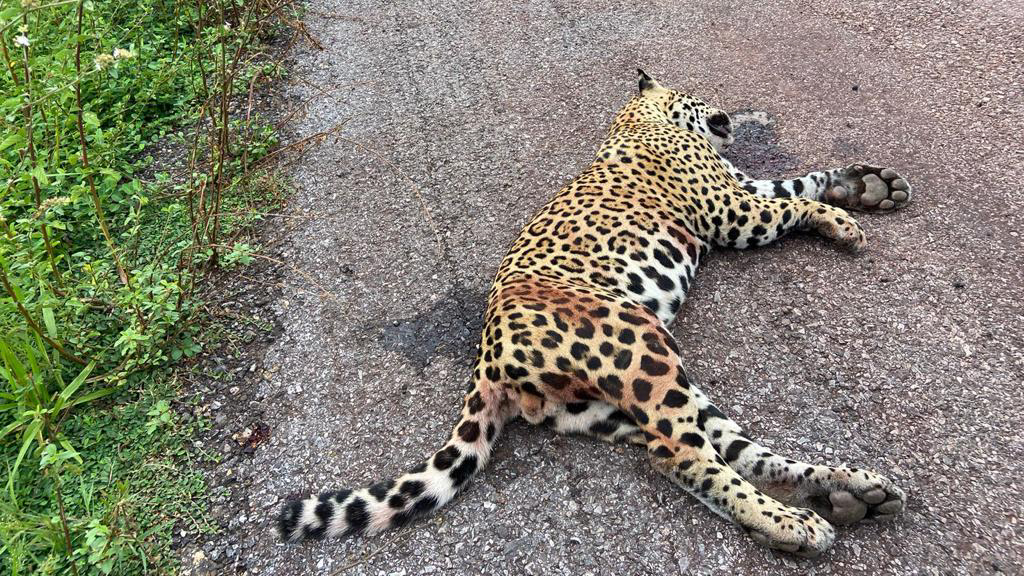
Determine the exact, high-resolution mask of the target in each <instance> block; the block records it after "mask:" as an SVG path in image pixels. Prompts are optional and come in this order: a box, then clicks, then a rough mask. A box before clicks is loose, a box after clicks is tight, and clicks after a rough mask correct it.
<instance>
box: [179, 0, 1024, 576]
mask: <svg viewBox="0 0 1024 576" xmlns="http://www.w3.org/2000/svg"><path fill="white" fill-rule="evenodd" d="M383 4H387V5H386V6H383V7H382V3H380V2H378V1H376V0H349V1H343V0H309V1H308V2H307V6H308V13H307V15H306V25H307V26H308V28H309V31H310V33H311V34H312V36H313V37H314V38H316V39H317V40H318V41H319V42H320V43H321V44H322V49H318V48H316V47H313V46H303V47H301V48H299V49H298V50H296V51H295V53H294V54H293V55H292V58H293V59H294V62H293V63H292V67H291V69H292V72H291V76H290V79H289V84H288V86H287V87H286V88H284V89H283V91H284V95H283V96H282V102H281V106H282V108H288V107H290V106H293V105H294V104H295V103H298V102H302V101H305V100H307V99H308V100H310V103H309V106H308V110H307V112H306V113H305V114H304V115H302V116H300V117H298V119H297V120H295V121H294V122H293V123H292V124H290V125H289V126H288V127H287V128H288V130H290V131H291V134H290V135H291V136H292V137H294V138H296V139H297V138H302V137H304V136H308V135H311V134H315V133H317V132H319V131H322V130H327V129H329V128H331V127H333V126H336V125H337V124H338V123H340V122H345V125H344V129H343V131H341V132H340V133H339V134H340V138H329V139H327V140H326V141H325V142H323V144H321V145H319V146H316V147H312V148H310V149H308V150H307V152H306V153H305V155H304V156H303V157H302V158H301V160H300V161H298V162H297V163H296V164H295V166H294V168H293V169H292V171H291V174H290V176H291V178H292V179H293V181H294V182H295V185H296V187H297V190H296V192H295V195H294V197H293V199H292V201H291V205H290V207H289V210H288V214H287V215H285V216H282V217H280V218H279V219H278V220H276V221H275V222H274V224H273V226H272V228H273V229H272V230H267V242H266V243H265V244H266V245H267V246H270V248H269V249H268V254H269V255H270V256H273V257H275V258H278V259H280V260H282V261H284V262H285V263H286V265H283V266H280V267H278V268H276V269H274V270H270V271H267V270H266V269H264V270H263V271H262V272H258V271H257V272H254V273H253V275H250V276H249V277H243V278H240V279H238V280H237V285H235V286H234V287H233V288H231V290H230V291H229V292H230V294H231V297H230V298H227V299H226V300H227V301H226V303H225V304H224V305H225V306H226V307H227V308H230V307H232V306H233V307H234V308H235V311H236V312H237V313H239V314H242V315H249V316H251V317H259V318H261V319H262V321H266V322H269V323H271V324H273V325H274V326H275V327H276V328H275V329H274V330H273V331H272V333H271V334H270V336H269V337H268V338H266V339H265V341H263V342H262V344H261V345H259V346H253V347H251V349H250V350H248V351H242V352H243V353H242V354H241V357H240V358H235V359H232V360H230V361H229V362H228V363H227V365H225V366H224V367H223V369H224V370H226V371H227V372H229V373H233V376H231V377H228V378H224V379H221V380H217V381H214V380H211V381H210V382H209V383H208V384H206V385H204V387H203V388H202V389H201V392H202V393H203V394H204V402H205V403H208V404H212V403H216V407H215V408H212V409H211V410H212V414H214V415H217V419H216V422H217V424H216V426H215V429H214V430H213V431H212V432H211V434H210V436H209V437H208V438H206V439H204V440H203V441H202V445H203V447H204V449H205V450H208V451H213V452H214V453H220V454H221V455H222V458H223V459H222V461H221V463H220V464H218V465H216V466H213V467H211V469H210V472H209V482H210V485H211V487H212V489H213V494H214V498H213V508H212V510H213V514H214V517H215V518H216V519H217V520H218V522H219V523H221V525H222V530H221V531H220V532H219V533H218V534H214V535H206V536H202V537H198V539H196V538H193V537H190V538H184V539H183V548H182V555H183V558H184V563H185V565H186V570H185V571H186V572H192V573H203V572H215V573H227V574H236V573H237V574H241V573H244V574H265V575H271V574H276V575H307V574H332V573H346V574H348V573H350V574H372V575H378V574H396V575H404V574H409V575H412V574H429V573H434V574H467V575H468V574H574V575H576V574H588V573H589V574H595V575H596V574H628V575H634V574H637V575H639V574H757V575H763V574H792V575H797V574H968V573H969V574H990V573H991V574H1000V573H1021V570H1022V569H1021V565H1022V563H1024V497H1022V496H1021V494H1020V493H1021V491H1022V489H1024V480H1022V478H1021V472H1022V470H1024V464H1022V463H1024V443H1022V441H1021V428H1022V426H1024V418H1022V416H1021V414H1022V411H1024V387H1022V380H1024V307H1022V302H1024V272H1022V270H1024V256H1022V238H1021V233H1022V224H1024V218H1022V215H1021V214H1022V208H1024V194H1022V193H1021V182H1022V181H1024V168H1022V166H1024V136H1022V134H1024V131H1022V129H1021V118H1024V88H1022V83H1021V79H1022V78H1024V39H1022V33H1021V30H1022V29H1024V3H1022V2H1020V1H1019V0H1013V1H1010V2H995V1H967V2H962V1H956V2H954V1H949V0H940V1H938V2H934V1H923V0H911V1H907V2H899V3H892V2H883V1H876V2H852V1H844V0H837V1H834V2H809V3H808V2H800V1H796V0H781V1H778V2H768V3H763V5H762V6H748V5H747V3H742V2H728V1H724V0H709V1H707V2H700V3H697V2H677V1H666V0H660V1H659V0H656V1H649V2H635V1H629V2H626V1H615V0H595V1H578V2H570V1H541V2H502V1H497V0H487V1H476V2H465V3H458V4H461V5H460V6H458V7H456V6H453V4H457V3H450V2H439V1H438V2H429V1H425V0H419V1H414V2H399V3H383ZM638 65H639V66H642V67H643V68H644V69H645V70H647V71H648V72H649V73H651V74H652V75H654V76H656V77H658V78H659V79H660V80H661V81H662V82H663V83H664V84H666V85H669V86H673V87H676V88H680V89H684V90H687V91H689V92H691V93H694V94H697V95H699V96H701V97H703V98H705V99H707V100H708V101H709V102H712V103H714V104H715V105H717V106H719V107H721V108H724V109H726V110H730V111H736V112H745V113H746V114H745V115H744V116H743V117H745V118H749V119H755V120H756V119H761V120H762V121H766V123H762V122H757V121H751V122H749V123H748V124H745V125H743V127H742V128H741V130H740V133H739V135H738V141H737V144H736V145H735V146H734V147H733V149H732V150H730V157H732V158H734V159H735V161H736V163H737V164H739V165H740V166H742V167H746V168H748V169H749V170H750V172H751V173H753V174H755V175H758V176H761V177H775V176H781V175H785V176H792V175H796V174H799V173H801V172H805V171H808V170H812V169H817V168H823V167H835V166H840V165H846V164H848V163H849V162H851V161H855V160H863V161H870V162H873V163H877V164H882V165H892V166H894V167H896V168H897V169H899V170H900V171H901V172H902V173H903V174H904V175H905V176H907V178H908V179H910V180H911V182H912V184H913V185H914V190H915V197H914V202H913V203H912V204H911V205H910V206H909V207H908V208H906V209H905V210H903V211H900V212H898V213H896V214H891V215H885V216H862V217H861V218H860V221H861V223H862V224H863V226H864V228H865V229H866V231H867V233H868V236H869V248H868V250H867V251H866V252H865V253H864V254H862V255H860V256H857V257H854V256H851V255H849V254H847V253H844V252H842V251H839V250H837V249H835V248H834V247H832V246H830V245H828V244H827V243H826V242H824V241H822V240H820V239H818V238H816V237H810V236H797V237H791V238H786V239H784V240H783V241H781V242H778V243H776V244H774V245H772V246H769V247H767V248H764V249H759V250H751V251H746V252H729V251H722V252H717V253H716V254H714V255H713V257H712V258H711V259H710V261H709V262H708V264H706V265H705V266H704V268H703V269H702V270H701V272H700V274H699V275H698V280H697V283H696V286H695V288H694V289H693V290H692V291H691V293H690V298H689V300H688V301H687V302H686V304H685V306H684V308H683V311H682V313H681V315H680V320H679V322H678V323H677V324H676V325H675V327H674V328H673V332H674V333H675V335H676V336H677V337H678V339H679V341H680V343H681V346H682V348H683V355H684V358H687V359H688V362H689V371H690V373H691V374H692V375H693V376H695V377H696V378H697V379H698V380H699V381H701V382H703V388H704V389H705V391H706V392H708V393H709V395H711V397H712V398H713V399H715V400H716V402H717V403H718V404H719V405H720V406H722V407H723V409H725V410H726V411H727V412H729V413H730V414H731V415H732V416H734V417H735V419H736V420H737V421H739V422H740V423H742V424H744V425H745V426H746V427H747V428H748V431H749V432H750V434H751V435H752V436H754V437H755V438H761V439H764V442H765V444H766V445H768V446H770V447H773V448H774V449H776V450H778V451H781V452H783V453H789V454H791V455H792V456H793V457H796V458H800V459H804V460H809V461H812V462H829V463H850V464H852V465H856V466H864V467H869V468H873V469H876V470H878V471H880V472H882V473H884V474H888V475H890V476H891V477H893V478H894V479H895V480H897V482H898V483H899V484H900V485H901V486H903V487H904V488H905V489H906V490H907V492H908V494H909V510H908V511H907V513H906V515H905V516H903V517H902V518H900V519H899V520H897V521H896V522H894V523H890V524H887V525H883V526H877V525H862V526H858V527H854V528H849V529H842V530H840V531H839V536H838V539H837V543H836V545H835V547H834V548H833V550H832V551H831V552H829V553H828V554H826V555H825V556H824V557H822V558H821V559H818V560H815V561H805V560H798V559H794V558H790V557H787V556H784V555H778V554H774V553H772V552H769V551H767V550H765V549H762V548H760V547H758V546H756V545H755V544H754V543H753V542H752V541H751V540H750V539H749V538H747V537H746V536H745V535H744V534H743V533H742V532H741V531H740V530H738V529H737V528H735V527H733V526H731V525H729V524H727V523H725V522H724V521H723V520H721V519H719V518H718V517H716V516H714V515H712V514H711V513H710V512H709V511H708V510H707V509H705V508H704V507H703V506H701V505H700V504H698V503H697V502H696V501H695V500H693V499H692V498H689V497H688V496H686V494H684V493H683V492H681V491H680V490H678V489H676V488H675V487H674V486H672V485H671V484H670V483H669V482H668V481H666V480H664V479H663V478H662V477H660V476H659V475H658V474H657V473H656V472H654V471H653V470H652V469H651V468H650V466H649V465H648V463H647V459H646V457H645V455H644V454H643V452H642V451H640V450H637V449H633V448H630V447H624V446H620V447H612V446H608V445H605V444H602V443H599V442H596V441H591V440H585V439H579V438H571V437H558V436H554V435H553V434H551V433H549V432H548V431H546V430H539V429H533V428H530V427H528V426H526V425H525V424H517V425H513V426H511V427H510V430H509V432H508V433H507V434H506V435H505V436H503V437H502V440H501V441H500V442H499V444H498V447H497V450H496V454H495V457H494V459H493V460H492V463H491V465H490V466H489V467H488V469H487V470H485V471H484V472H483V473H482V474H481V475H480V476H478V478H477V479H476V480H475V481H474V482H473V483H472V485H471V486H470V488H468V489H467V490H466V491H465V493H464V494H463V495H462V496H461V497H460V498H458V499H457V500H456V501H455V502H454V503H453V504H452V505H450V506H449V507H447V508H445V509H444V510H442V511H441V513H439V514H437V515H436V516H434V517H431V518H429V519H426V520H423V521H420V522H417V523H414V524H412V525H411V526H409V527H407V528H405V529H402V530H399V531H394V532H389V533H386V534H384V535H382V536H380V537H378V538H373V539H355V540H347V541H339V540H334V541H326V542H322V543H313V544H308V545H301V546H286V545H283V544H280V543H278V541H277V540H276V539H275V537H274V536H273V534H272V533H271V527H272V520H273V517H274V516H275V515H276V513H277V511H278V508H279V506H280V503H281V500H282V499H283V498H284V497H286V496H290V495H296V494H299V493H308V492H310V491H318V490H320V489H322V488H341V487H350V486H363V485H366V484H368V483H370V482H373V481H377V480H380V479H384V478H391V477H393V476H395V475H396V474H397V473H398V472H400V471H403V470H405V469H408V468H409V467H410V466H412V465H414V464H416V463H418V462H420V461H421V459H422V458H423V457H424V456H426V455H428V454H430V453H431V452H432V451H433V450H434V449H435V448H437V447H438V446H440V445H441V443H442V441H443V440H444V439H445V438H446V437H447V435H448V433H449V430H450V426H451V425H452V424H453V423H454V422H455V419H456V415H457V407H458V404H459V402H460V399H461V395H462V390H463V389H464V387H465V385H466V383H467V381H468V377H469V373H470V360H471V359H472V355H473V346H474V345H475V341H476V338H477V334H478V330H479V327H480V316H481V314H482V312H483V308H484V300H485V294H486V291H487V289H488V287H489V283H490V279H491V277H492V275H493V274H494V272H495V270H496V267H497V265H498V262H499V261H500V259H501V256H502V255H503V253H504V250H505V248H506V247H507V245H508V244H509V243H510V242H511V240H512V239H513V238H514V236H515V234H516V233H517V231H518V230H519V228H520V226H522V225H523V224H524V223H525V222H526V220H527V219H528V218H529V216H530V215H531V214H532V213H533V212H534V211H535V210H536V209H537V208H539V207H540V206H541V205H542V204H543V203H544V202H545V200H546V199H547V198H548V197H549V196H550V195H551V194H552V193H553V192H554V191H555V190H557V189H558V188H559V187H561V186H562V185H563V184H565V183H566V182H568V181H569V180H570V179H571V178H572V177H573V176H574V175H575V174H576V173H577V172H578V171H579V170H581V169H582V168H583V167H584V166H585V165H587V164H588V163H589V161H590V159H591V157H592V154H593V152H594V150H595V149H596V147H597V145H598V144H599V142H600V141H601V139H602V137H603V135H604V133H605V130H606V128H607V126H608V123H609V122H610V120H611V117H612V114H613V113H614V111H615V110H616V109H617V108H618V107H619V106H621V105H622V104H623V103H624V102H625V101H626V100H627V99H628V98H629V97H630V96H632V94H633V90H635V76H634V69H635V68H636V67H637V66H638ZM260 274H263V276H260ZM246 354H248V355H249V356H248V357H247V356H246ZM217 361H218V362H219V361H220V360H217ZM239 367H241V369H240V368H239ZM246 429H248V432H247V431H246Z"/></svg>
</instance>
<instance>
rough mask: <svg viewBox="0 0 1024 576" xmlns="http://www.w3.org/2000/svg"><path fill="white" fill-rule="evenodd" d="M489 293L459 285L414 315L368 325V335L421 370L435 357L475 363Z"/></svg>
mask: <svg viewBox="0 0 1024 576" xmlns="http://www.w3.org/2000/svg"><path fill="white" fill-rule="evenodd" d="M486 304H487V292H486V291H484V290H479V289H464V288H462V287H460V286H456V288H455V289H453V290H451V291H449V292H448V293H447V294H445V295H444V296H442V297H441V298H439V299H438V300H437V302H435V303H434V305H433V306H431V307H430V308H428V309H426V310H423V311H421V312H418V313H417V314H415V315H413V316H408V317H405V318H401V319H399V320H393V321H390V322H387V323H381V324H375V325H371V326H368V327H367V329H366V332H367V335H368V336H371V337H373V338H374V339H375V340H376V341H377V342H378V343H379V344H381V345H383V346H384V347H385V348H387V349H389V350H393V351H395V352H398V353H399V354H401V355H403V356H405V357H406V358H408V359H409V361H410V362H411V363H413V364H414V365H416V366H418V367H419V368H420V369H423V368H425V367H426V366H427V365H428V364H430V361H431V359H432V358H434V357H435V356H445V357H448V358H453V359H455V360H458V361H461V362H462V363H463V364H466V365H470V364H472V361H473V359H474V358H475V354H476V346H477V344H479V338H480V331H481V329H482V326H483V316H484V309H485V308H486Z"/></svg>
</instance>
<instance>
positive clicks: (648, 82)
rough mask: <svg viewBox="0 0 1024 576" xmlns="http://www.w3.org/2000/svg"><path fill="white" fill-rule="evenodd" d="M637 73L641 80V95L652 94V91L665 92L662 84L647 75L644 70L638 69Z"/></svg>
mask: <svg viewBox="0 0 1024 576" xmlns="http://www.w3.org/2000/svg"><path fill="white" fill-rule="evenodd" d="M636 73H637V76H638V77H639V80H640V82H639V83H640V93H641V94H644V93H646V92H650V91H652V90H664V88H662V87H661V84H658V81H657V80H655V79H654V78H651V77H650V76H648V75H647V73H646V72H644V71H643V70H641V69H639V68H637V69H636Z"/></svg>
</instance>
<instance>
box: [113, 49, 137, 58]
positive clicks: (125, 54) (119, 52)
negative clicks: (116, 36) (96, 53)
mask: <svg viewBox="0 0 1024 576" xmlns="http://www.w3.org/2000/svg"><path fill="white" fill-rule="evenodd" d="M133 56H135V54H132V51H131V50H128V49H126V48H114V60H127V59H129V58H131V57H133Z"/></svg>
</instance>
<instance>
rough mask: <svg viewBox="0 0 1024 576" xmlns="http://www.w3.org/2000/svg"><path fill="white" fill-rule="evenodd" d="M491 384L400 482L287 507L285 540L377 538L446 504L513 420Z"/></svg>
mask: <svg viewBox="0 0 1024 576" xmlns="http://www.w3.org/2000/svg"><path fill="white" fill-rule="evenodd" d="M487 385H488V384H485V383H483V382H481V381H477V382H476V383H475V384H474V386H473V388H472V389H471V390H470V391H469V392H468V393H467V394H466V400H465V403H464V405H463V408H462V418H461V419H460V420H459V423H458V424H457V425H456V426H455V429H454V430H453V431H452V436H451V439H450V440H448V442H447V443H446V444H445V445H444V447H443V448H441V449H440V450H438V451H437V452H435V453H434V454H433V456H431V457H430V458H429V459H428V460H427V461H426V462H423V463H422V464H420V465H419V466H417V467H415V468H413V469H412V470H410V471H409V472H408V473H406V474H405V475H403V476H401V477H399V478H398V479H397V480H390V481H384V482H378V483H377V484H374V485H373V486H370V487H369V488H363V489H359V490H337V491H332V492H324V493H322V494H320V496H319V497H312V498H307V499H306V500H292V501H290V502H288V503H286V504H285V506H284V508H283V509H282V510H281V514H280V515H279V516H278V519H277V530H278V533H279V534H280V535H281V538H282V539H284V540H286V541H299V540H303V539H306V538H322V537H324V536H337V535H339V534H342V535H353V534H368V535H369V534H376V533H378V532H380V531H382V530H384V529H386V528H389V527H392V526H400V525H402V524H405V523H406V522H408V521H410V520H412V519H413V518H415V517H417V516H421V515H424V514H427V513H429V512H433V511H434V510H437V509H438V508H440V507H441V506H444V505H445V504H446V503H447V502H448V501H449V500H451V499H452V498H453V497H454V496H455V494H456V493H457V492H458V491H459V490H460V489H461V488H462V487H463V486H465V485H466V483H467V482H468V481H469V479H470V478H471V477H472V476H473V474H475V473H476V472H477V471H478V470H480V469H482V468H483V467H484V465H485V464H486V463H487V460H488V458H489V457H490V455H491V447H492V446H493V445H494V441H495V440H496V439H497V437H498V433H499V432H500V431H501V428H502V426H503V425H504V424H505V422H507V421H508V419H509V418H510V417H511V416H512V414H511V413H509V404H508V403H507V402H506V401H505V400H504V398H503V397H501V395H500V394H492V393H490V392H489V389H488V388H486V386H487Z"/></svg>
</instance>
